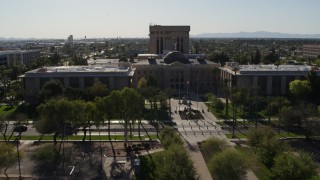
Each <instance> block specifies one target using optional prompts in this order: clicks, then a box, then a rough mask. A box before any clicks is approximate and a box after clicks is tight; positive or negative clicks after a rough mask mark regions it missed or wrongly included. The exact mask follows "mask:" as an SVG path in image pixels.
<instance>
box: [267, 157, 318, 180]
mask: <svg viewBox="0 0 320 180" xmlns="http://www.w3.org/2000/svg"><path fill="white" fill-rule="evenodd" d="M274 161H275V162H274V167H273V168H272V172H273V174H274V176H275V178H276V179H290V180H300V179H311V177H312V176H314V175H316V173H317V166H316V163H315V162H314V160H313V158H312V156H311V154H308V153H305V152H299V153H297V154H296V153H291V152H285V153H282V154H280V155H278V156H277V157H276V158H275V160H274Z"/></svg>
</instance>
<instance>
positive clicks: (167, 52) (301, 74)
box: [0, 25, 319, 103]
mask: <svg viewBox="0 0 320 180" xmlns="http://www.w3.org/2000/svg"><path fill="white" fill-rule="evenodd" d="M149 30H150V34H149V35H150V41H149V54H139V55H138V57H137V58H136V59H135V61H134V63H129V62H128V63H123V62H119V61H118V60H117V59H104V60H103V59H99V60H91V61H92V62H91V61H90V62H89V61H88V63H89V65H88V66H60V67H43V68H39V69H35V70H32V71H29V72H26V73H25V74H24V75H23V76H21V78H23V82H24V87H25V90H26V98H27V99H26V100H27V101H29V102H32V103H35V102H37V100H36V97H37V94H38V92H39V90H40V89H41V88H42V86H43V85H44V83H45V82H47V81H49V80H51V79H57V80H59V81H60V82H61V83H62V84H63V85H64V87H73V88H87V87H90V86H93V85H94V84H95V83H97V82H101V83H104V84H106V85H107V87H108V88H109V89H110V90H116V89H121V88H124V87H133V88H137V86H138V83H139V80H140V79H141V78H143V77H146V76H153V77H154V78H155V79H156V80H157V85H158V87H159V88H160V89H168V88H171V89H173V90H174V92H173V93H175V94H177V93H178V92H179V94H180V92H181V93H182V94H186V93H187V92H188V91H193V92H199V93H206V92H212V93H213V92H217V89H218V88H219V89H221V88H222V87H223V86H224V85H225V83H224V82H225V80H227V84H226V85H227V86H228V87H229V88H230V89H231V88H232V87H256V88H257V89H258V91H259V94H261V95H285V94H288V93H289V83H290V82H291V81H293V80H295V79H305V76H306V74H307V73H309V72H310V71H311V67H310V66H305V65H279V66H276V65H239V64H237V63H234V62H228V63H227V64H226V65H225V66H224V67H221V66H220V64H219V63H214V62H211V61H207V60H206V56H205V55H204V54H189V31H190V26H159V25H154V26H150V27H149ZM35 53H36V52H35ZM0 55H1V54H0ZM0 57H1V56H0ZM17 61H20V62H21V63H24V62H25V61H23V58H22V57H21V56H18V58H16V60H15V62H17ZM318 74H319V73H318Z"/></svg>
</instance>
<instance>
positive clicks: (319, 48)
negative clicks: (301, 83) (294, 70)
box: [302, 44, 320, 58]
mask: <svg viewBox="0 0 320 180" xmlns="http://www.w3.org/2000/svg"><path fill="white" fill-rule="evenodd" d="M302 51H303V56H304V57H306V58H317V57H318V56H320V45H319V44H308V45H303V46H302Z"/></svg>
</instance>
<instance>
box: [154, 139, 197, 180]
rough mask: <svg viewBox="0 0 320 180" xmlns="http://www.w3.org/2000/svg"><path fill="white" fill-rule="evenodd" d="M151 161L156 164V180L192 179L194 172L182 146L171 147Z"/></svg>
mask: <svg viewBox="0 0 320 180" xmlns="http://www.w3.org/2000/svg"><path fill="white" fill-rule="evenodd" d="M153 159H154V161H155V162H158V163H157V167H158V168H157V169H156V171H155V177H156V179H160V180H168V179H194V176H195V171H194V167H193V165H192V161H190V160H189V157H188V154H187V152H186V150H185V149H184V147H182V146H179V145H172V146H170V148H169V149H168V150H166V151H164V152H163V153H162V154H161V155H157V156H155V157H154V158H153Z"/></svg>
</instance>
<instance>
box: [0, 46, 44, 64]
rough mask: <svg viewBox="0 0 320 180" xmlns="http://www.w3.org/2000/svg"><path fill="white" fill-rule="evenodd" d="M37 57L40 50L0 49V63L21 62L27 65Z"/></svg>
mask: <svg viewBox="0 0 320 180" xmlns="http://www.w3.org/2000/svg"><path fill="white" fill-rule="evenodd" d="M38 57H40V50H11V51H0V65H4V66H10V65H14V64H23V65H26V66H29V65H30V64H31V63H32V61H33V60H35V59H36V58H38Z"/></svg>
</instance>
